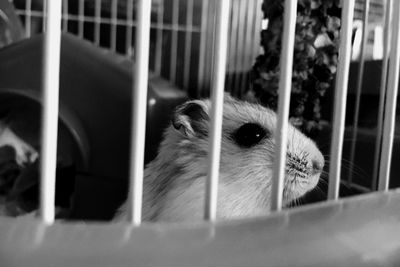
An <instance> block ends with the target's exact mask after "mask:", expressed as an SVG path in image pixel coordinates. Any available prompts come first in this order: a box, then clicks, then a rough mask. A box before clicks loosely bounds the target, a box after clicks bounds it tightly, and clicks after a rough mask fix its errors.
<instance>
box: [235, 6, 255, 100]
mask: <svg viewBox="0 0 400 267" xmlns="http://www.w3.org/2000/svg"><path fill="white" fill-rule="evenodd" d="M256 3H257V2H256V1H249V2H248V6H247V21H246V31H245V38H244V48H243V62H244V66H245V67H247V66H251V63H252V60H253V57H252V54H251V46H252V43H253V36H254V33H253V30H254V27H255V25H254V23H252V22H253V21H255V19H254V18H255V13H254V12H255V8H254V6H255V5H256ZM250 40H252V41H250ZM248 80H249V79H248V73H244V74H243V77H242V82H241V83H240V86H239V95H240V96H241V95H242V94H243V93H244V91H245V88H246V85H247V81H248Z"/></svg>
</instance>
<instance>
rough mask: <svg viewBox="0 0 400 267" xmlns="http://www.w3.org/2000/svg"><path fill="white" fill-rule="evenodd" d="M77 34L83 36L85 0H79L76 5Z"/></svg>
mask: <svg viewBox="0 0 400 267" xmlns="http://www.w3.org/2000/svg"><path fill="white" fill-rule="evenodd" d="M78 13H79V14H78V36H79V37H80V38H83V25H84V22H85V0H79V7H78Z"/></svg>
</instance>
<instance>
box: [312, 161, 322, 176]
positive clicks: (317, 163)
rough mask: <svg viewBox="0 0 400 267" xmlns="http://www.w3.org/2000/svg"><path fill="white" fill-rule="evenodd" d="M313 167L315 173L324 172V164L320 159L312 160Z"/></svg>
mask: <svg viewBox="0 0 400 267" xmlns="http://www.w3.org/2000/svg"><path fill="white" fill-rule="evenodd" d="M312 167H313V171H314V173H320V172H322V169H323V168H324V164H323V163H322V162H321V161H319V160H316V159H314V160H312Z"/></svg>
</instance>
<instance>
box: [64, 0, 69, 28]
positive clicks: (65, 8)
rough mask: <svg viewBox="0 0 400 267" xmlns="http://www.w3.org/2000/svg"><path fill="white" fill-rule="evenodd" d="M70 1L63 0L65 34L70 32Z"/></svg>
mask: <svg viewBox="0 0 400 267" xmlns="http://www.w3.org/2000/svg"><path fill="white" fill-rule="evenodd" d="M68 12H69V11H68V0H63V7H62V30H63V32H68V19H69V13H68Z"/></svg>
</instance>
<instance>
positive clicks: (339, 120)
mask: <svg viewBox="0 0 400 267" xmlns="http://www.w3.org/2000/svg"><path fill="white" fill-rule="evenodd" d="M354 2H355V1H354V0H348V1H343V2H342V3H343V7H342V23H341V24H342V27H341V29H340V47H339V63H338V68H337V73H336V83H335V98H334V99H335V103H334V111H333V114H334V117H333V127H332V129H333V133H332V143H331V152H330V154H331V162H330V166H329V186H328V199H330V200H337V199H338V197H339V185H340V170H341V160H342V150H343V147H342V146H343V135H344V120H345V115H346V100H347V84H348V79H349V67H350V66H349V65H350V58H351V34H352V23H353V16H354V4H355V3H354Z"/></svg>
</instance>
